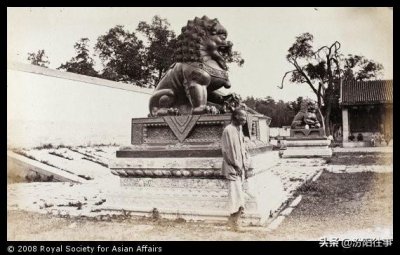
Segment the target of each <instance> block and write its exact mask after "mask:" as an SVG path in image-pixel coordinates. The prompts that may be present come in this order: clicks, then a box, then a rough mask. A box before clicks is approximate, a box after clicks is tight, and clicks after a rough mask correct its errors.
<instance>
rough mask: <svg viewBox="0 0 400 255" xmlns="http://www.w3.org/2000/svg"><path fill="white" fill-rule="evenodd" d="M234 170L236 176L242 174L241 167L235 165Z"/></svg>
mask: <svg viewBox="0 0 400 255" xmlns="http://www.w3.org/2000/svg"><path fill="white" fill-rule="evenodd" d="M235 171H236V174H237V176H242V169H241V168H240V167H236V166H235Z"/></svg>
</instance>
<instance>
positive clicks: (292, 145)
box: [280, 128, 332, 158]
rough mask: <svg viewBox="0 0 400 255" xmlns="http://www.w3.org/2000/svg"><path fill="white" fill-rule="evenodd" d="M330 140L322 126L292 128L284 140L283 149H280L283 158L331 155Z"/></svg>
mask: <svg viewBox="0 0 400 255" xmlns="http://www.w3.org/2000/svg"><path fill="white" fill-rule="evenodd" d="M330 144H331V141H330V140H328V138H327V137H326V136H325V132H324V130H323V129H322V128H319V129H293V130H291V131H290V137H288V138H287V139H286V141H285V147H286V148H285V149H283V150H281V151H280V155H281V157H283V158H303V157H324V158H325V157H332V149H331V148H329V145H330Z"/></svg>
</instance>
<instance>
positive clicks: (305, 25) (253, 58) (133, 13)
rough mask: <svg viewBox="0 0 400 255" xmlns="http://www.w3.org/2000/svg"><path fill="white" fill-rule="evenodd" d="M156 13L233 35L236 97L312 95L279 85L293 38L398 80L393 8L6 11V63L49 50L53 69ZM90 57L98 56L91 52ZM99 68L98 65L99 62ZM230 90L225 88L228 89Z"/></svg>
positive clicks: (175, 25) (177, 25) (175, 24)
mask: <svg viewBox="0 0 400 255" xmlns="http://www.w3.org/2000/svg"><path fill="white" fill-rule="evenodd" d="M154 15H160V16H161V17H163V18H166V19H167V20H168V21H169V22H170V24H171V29H173V30H174V31H175V32H176V33H177V34H179V32H180V30H181V28H182V26H184V25H186V23H187V21H188V20H189V19H193V18H194V17H196V16H197V17H202V16H203V15H207V16H208V17H209V18H218V20H219V21H220V23H221V24H222V25H223V26H225V27H226V29H227V31H228V40H230V41H232V42H233V44H234V47H233V49H234V50H237V51H239V52H241V54H242V57H243V58H244V59H245V64H244V66H243V67H237V66H236V65H231V67H230V72H229V76H230V80H231V83H232V88H231V89H230V90H229V91H231V92H236V93H239V94H240V95H242V96H251V95H252V96H255V97H261V98H264V97H266V96H272V97H273V98H274V99H283V100H285V101H286V100H295V99H296V98H297V97H298V96H304V97H311V98H314V96H313V94H312V92H311V91H310V89H308V88H307V85H296V84H289V83H288V84H287V85H286V86H285V87H284V89H279V88H277V86H278V85H280V83H281V79H282V76H283V74H284V73H285V72H286V71H288V70H291V66H290V64H289V63H288V62H287V60H286V58H285V56H286V54H287V50H288V48H289V47H290V46H291V45H292V43H293V42H294V40H295V37H296V36H298V35H300V34H301V33H304V32H310V33H311V34H313V35H314V47H315V48H318V47H320V46H323V45H330V44H332V43H333V42H334V41H339V42H340V43H341V44H342V53H344V54H350V53H351V54H359V55H364V56H365V57H367V58H370V59H373V60H375V61H377V62H379V63H381V64H383V66H384V68H385V69H384V77H383V78H384V79H392V78H393V10H392V9H391V8H386V7H384V8H327V7H324V8H318V7H317V8H308V7H307V8H260V7H257V8H255V7H254V8H247V7H246V8H244V7H241V8H228V7H224V8H201V7H197V8H177V7H174V8H172V7H166V8H138V7H131V8H41V7H37V8H8V9H7V21H8V22H7V47H8V60H11V61H19V62H25V63H27V60H26V58H27V53H28V52H36V51H37V50H39V49H44V50H45V51H46V54H47V56H48V57H49V61H50V66H49V67H50V68H56V67H58V66H60V64H61V63H65V62H66V61H67V60H69V59H71V57H73V56H74V54H75V51H74V48H73V45H74V44H75V42H77V41H78V40H79V39H80V38H82V37H87V38H89V39H90V40H91V45H94V43H95V41H96V39H97V38H98V37H99V35H102V34H105V33H106V32H107V31H108V30H109V29H110V28H112V27H114V26H115V25H124V26H125V28H126V29H127V30H129V31H135V29H136V28H137V25H138V23H139V21H147V22H151V19H152V17H153V16H154ZM92 53H93V51H92ZM98 64H100V63H98ZM227 92H228V91H227Z"/></svg>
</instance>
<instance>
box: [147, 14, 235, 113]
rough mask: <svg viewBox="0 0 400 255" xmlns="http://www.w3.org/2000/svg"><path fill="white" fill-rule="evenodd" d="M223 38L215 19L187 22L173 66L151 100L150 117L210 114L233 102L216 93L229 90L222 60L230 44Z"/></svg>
mask: <svg viewBox="0 0 400 255" xmlns="http://www.w3.org/2000/svg"><path fill="white" fill-rule="evenodd" d="M226 37H227V31H226V29H225V28H224V27H223V26H222V25H221V24H220V23H219V21H218V20H217V19H209V18H208V17H207V16H203V17H202V18H197V17H196V18H195V19H194V20H189V21H188V23H187V25H186V26H184V27H183V28H182V33H181V34H180V35H179V36H178V38H177V48H176V50H175V53H174V62H175V63H174V64H173V65H172V66H171V67H170V68H169V70H168V71H167V72H166V73H165V75H164V76H163V77H162V78H161V80H160V82H159V83H158V85H157V87H156V89H155V91H154V93H153V95H152V96H151V98H150V103H149V108H150V109H149V110H150V115H151V116H162V115H171V114H172V115H178V114H203V113H210V111H215V109H214V108H215V106H214V105H217V106H218V105H223V104H224V102H225V101H227V100H228V99H230V98H232V95H224V94H222V93H221V92H220V91H217V90H218V89H220V88H222V87H224V88H230V87H231V84H230V82H229V79H228V73H227V69H228V68H227V66H226V63H225V60H224V59H225V56H228V55H229V54H231V53H232V43H231V42H229V41H226ZM207 102H209V103H211V105H212V106H210V104H207ZM213 104H214V105H213ZM213 107H214V108H213Z"/></svg>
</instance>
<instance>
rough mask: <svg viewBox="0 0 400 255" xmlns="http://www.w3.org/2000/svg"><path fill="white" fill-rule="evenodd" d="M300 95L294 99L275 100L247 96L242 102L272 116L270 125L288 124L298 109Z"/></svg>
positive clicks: (280, 125)
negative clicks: (287, 100)
mask: <svg viewBox="0 0 400 255" xmlns="http://www.w3.org/2000/svg"><path fill="white" fill-rule="evenodd" d="M302 99H303V98H302V97H299V98H297V100H296V101H289V102H283V101H282V100H279V101H277V102H276V101H275V100H274V99H273V98H272V97H269V96H268V97H265V98H264V99H260V98H254V97H247V98H246V99H245V100H243V102H244V103H245V104H246V105H247V106H248V107H250V108H252V109H254V110H256V111H257V112H259V113H262V114H264V115H266V116H269V117H271V118H272V120H271V124H270V126H271V127H282V126H290V124H291V123H292V120H293V118H294V116H295V115H296V113H297V112H298V111H299V109H300V103H301V101H302Z"/></svg>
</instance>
